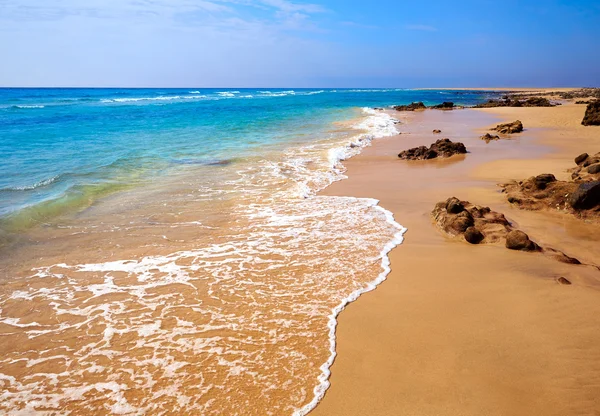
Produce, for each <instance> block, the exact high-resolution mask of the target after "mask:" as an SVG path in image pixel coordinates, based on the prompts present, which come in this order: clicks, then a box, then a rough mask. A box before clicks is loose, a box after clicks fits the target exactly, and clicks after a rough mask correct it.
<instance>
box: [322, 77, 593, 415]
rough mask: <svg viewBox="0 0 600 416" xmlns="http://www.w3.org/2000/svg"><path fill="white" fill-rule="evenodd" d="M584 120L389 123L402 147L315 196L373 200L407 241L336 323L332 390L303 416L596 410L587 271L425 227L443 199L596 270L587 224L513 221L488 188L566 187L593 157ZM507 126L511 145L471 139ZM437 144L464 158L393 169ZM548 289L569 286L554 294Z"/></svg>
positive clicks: (367, 160)
mask: <svg viewBox="0 0 600 416" xmlns="http://www.w3.org/2000/svg"><path fill="white" fill-rule="evenodd" d="M486 90H488V89H486ZM489 90H500V89H499V88H489ZM501 90H504V89H501ZM506 90H511V91H514V90H522V91H524V90H535V91H540V90H542V89H523V88H518V89H506ZM544 90H545V91H557V90H560V91H565V90H570V89H563V88H561V89H544ZM584 111H585V106H582V105H576V104H574V103H573V102H567V101H565V102H563V105H561V106H557V107H551V108H511V107H502V108H492V109H466V110H458V111H435V110H426V111H422V112H402V113H400V112H394V116H395V117H397V118H399V119H401V120H402V121H403V124H400V125H398V127H399V130H400V132H401V134H400V135H397V136H393V137H390V138H385V139H379V140H377V141H375V142H374V144H373V146H372V147H370V148H367V149H365V150H364V151H363V153H362V154H361V155H359V156H357V157H356V158H353V159H352V160H349V161H347V162H345V164H346V166H347V168H348V171H347V174H348V176H349V179H348V180H345V181H341V182H338V183H335V184H333V185H332V186H330V187H329V188H327V189H326V190H325V191H324V192H323V193H324V194H326V195H340V196H345V195H350V196H357V197H370V198H377V199H379V200H380V205H381V206H382V207H384V208H386V209H388V210H390V211H392V212H393V213H394V216H395V218H396V220H397V221H398V222H399V223H401V224H402V225H403V226H405V227H407V229H408V232H407V233H406V235H405V241H404V243H403V244H402V245H401V246H399V247H397V248H396V249H394V250H393V251H392V252H391V254H390V259H391V268H392V272H391V273H390V275H389V276H388V279H387V281H386V282H384V283H383V284H382V285H381V286H380V287H379V288H378V289H377V290H375V291H374V292H371V293H368V294H365V295H363V297H361V299H359V300H358V301H357V302H356V303H354V304H352V305H350V306H349V307H348V308H347V309H346V310H345V311H343V312H342V313H341V315H340V316H339V318H338V319H339V321H338V322H339V324H338V329H337V339H338V347H337V352H338V355H337V358H336V360H335V363H334V364H333V366H332V368H331V371H332V377H331V383H332V385H331V387H330V389H329V391H328V392H327V394H326V395H325V398H324V399H323V401H322V403H320V404H319V406H318V407H317V408H316V409H315V411H314V412H313V413H311V414H314V415H327V416H331V415H367V414H368V415H391V414H393V415H473V416H481V415H486V416H491V415H498V416H500V415H524V416H525V415H528V416H529V415H556V416H559V415H560V416H563V415H567V414H573V415H574V414H595V413H594V412H597V411H598V409H600V387H599V386H600V353H599V352H598V345H600V291H599V290H598V289H600V272H599V271H598V270H596V269H594V268H593V267H588V266H574V265H570V264H563V263H558V262H556V261H554V260H551V259H548V258H546V257H544V256H542V255H538V254H536V253H524V252H517V251H511V250H507V249H505V248H504V247H499V246H494V245H481V246H473V245H469V244H467V243H465V242H464V241H457V240H455V239H451V238H449V237H447V236H444V235H443V234H442V233H441V232H440V231H439V230H438V229H437V228H436V227H435V226H434V225H433V222H432V219H431V215H430V213H431V211H432V209H433V208H434V206H435V204H436V203H437V202H439V201H443V200H446V199H447V198H449V197H451V196H456V197H458V198H460V199H464V200H469V201H472V202H473V203H476V204H479V205H483V206H489V207H491V208H492V209H493V210H495V211H498V212H501V213H504V214H505V215H506V217H507V218H508V219H509V221H511V222H512V223H513V224H517V225H518V226H519V228H521V229H523V230H524V231H526V232H527V233H528V234H529V235H530V236H531V237H532V238H534V239H535V240H536V241H537V242H538V243H540V244H546V245H551V246H553V247H555V248H557V249H560V250H562V251H564V252H565V253H567V254H569V255H570V256H575V257H577V258H579V259H580V260H582V262H589V263H594V262H596V263H597V262H598V261H599V259H600V244H598V242H599V237H598V236H599V235H600V226H599V225H598V223H597V222H595V223H590V222H585V221H583V220H580V219H577V218H574V217H573V216H569V215H567V214H563V213H558V212H534V211H525V210H519V209H517V208H514V207H513V206H511V204H509V203H508V202H507V200H506V196H505V195H504V194H502V193H500V191H499V188H498V186H497V184H499V183H503V182H507V181H510V180H522V179H526V178H528V177H530V176H534V175H538V174H541V173H552V174H554V175H556V177H557V178H558V179H565V180H566V179H568V178H569V177H570V174H569V173H568V172H567V170H568V169H569V168H572V167H573V166H574V162H573V159H574V158H575V157H576V156H577V155H579V154H580V153H583V152H588V153H596V152H597V151H598V150H600V127H584V126H582V125H581V120H582V117H583V114H584ZM515 119H519V120H521V121H522V122H523V124H524V126H525V131H524V132H523V133H521V134H520V135H519V136H515V137H511V139H510V140H500V141H496V142H491V143H485V142H484V141H483V140H480V139H479V136H480V135H482V134H483V133H484V132H486V131H488V129H489V127H491V126H493V125H495V124H497V123H499V122H503V121H513V120H515ZM433 129H440V130H441V131H442V134H441V135H434V134H432V130H433ZM441 137H448V138H450V139H451V140H458V141H461V142H464V143H465V145H466V146H467V148H468V149H469V152H470V153H469V154H467V155H461V156H453V157H452V158H449V159H444V160H439V161H436V160H433V161H430V160H426V161H416V162H406V161H401V160H398V158H397V156H396V155H397V153H398V152H399V151H401V150H405V149H407V148H410V147H414V146H418V145H427V146H428V145H430V144H431V143H433V142H434V141H435V140H436V139H439V138H441ZM560 276H564V277H565V278H567V279H568V280H569V281H570V282H572V285H569V286H567V285H561V284H558V283H557V279H558V278H559V277H560Z"/></svg>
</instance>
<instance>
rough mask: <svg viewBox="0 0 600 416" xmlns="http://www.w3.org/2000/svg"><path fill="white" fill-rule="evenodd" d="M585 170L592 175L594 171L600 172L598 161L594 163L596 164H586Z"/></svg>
mask: <svg viewBox="0 0 600 416" xmlns="http://www.w3.org/2000/svg"><path fill="white" fill-rule="evenodd" d="M587 171H588V173H591V174H592V175H595V174H596V173H600V163H596V164H593V165H590V166H588V168H587Z"/></svg>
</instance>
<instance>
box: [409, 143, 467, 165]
mask: <svg viewBox="0 0 600 416" xmlns="http://www.w3.org/2000/svg"><path fill="white" fill-rule="evenodd" d="M464 153H467V148H466V147H465V145H464V144H462V143H458V142H456V143H455V142H452V141H450V140H449V139H440V140H438V141H436V142H435V143H433V144H432V145H431V147H429V148H427V147H426V146H419V147H413V148H412V149H408V150H404V151H402V152H400V153H399V154H398V157H399V158H400V159H405V160H426V159H433V158H436V157H450V156H452V155H455V154H464Z"/></svg>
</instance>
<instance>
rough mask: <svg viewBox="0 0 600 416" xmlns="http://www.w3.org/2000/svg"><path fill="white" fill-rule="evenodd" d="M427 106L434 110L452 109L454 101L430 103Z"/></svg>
mask: <svg viewBox="0 0 600 416" xmlns="http://www.w3.org/2000/svg"><path fill="white" fill-rule="evenodd" d="M429 108H433V109H434V110H453V109H454V103H453V102H451V101H444V102H443V103H441V104H438V105H432V106H431V107H429Z"/></svg>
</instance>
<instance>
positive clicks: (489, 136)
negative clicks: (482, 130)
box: [480, 133, 500, 143]
mask: <svg viewBox="0 0 600 416" xmlns="http://www.w3.org/2000/svg"><path fill="white" fill-rule="evenodd" d="M480 139H481V140H485V142H486V143H489V142H491V141H492V140H500V136H496V135H492V134H490V133H486V134H484V135H483V136H481V137H480Z"/></svg>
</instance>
